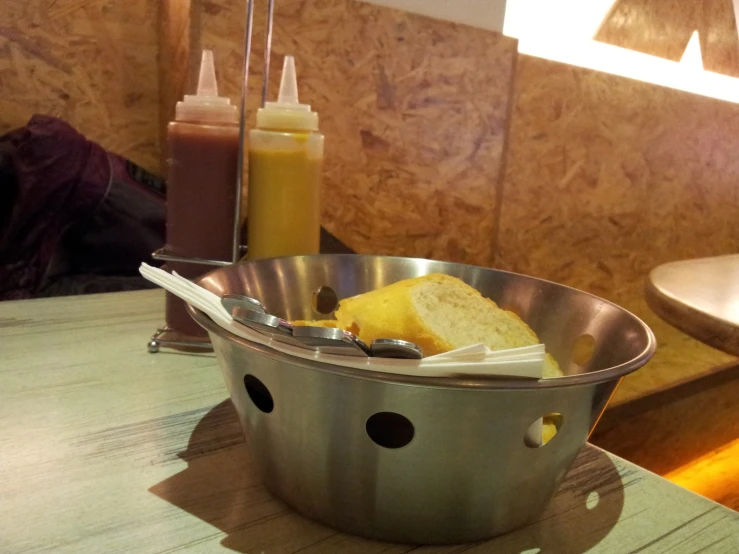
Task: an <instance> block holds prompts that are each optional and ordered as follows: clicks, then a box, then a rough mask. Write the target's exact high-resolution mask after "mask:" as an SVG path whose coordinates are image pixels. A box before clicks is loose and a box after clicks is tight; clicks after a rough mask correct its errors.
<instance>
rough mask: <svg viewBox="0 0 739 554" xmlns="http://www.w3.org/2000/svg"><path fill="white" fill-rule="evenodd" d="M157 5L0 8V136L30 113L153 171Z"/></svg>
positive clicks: (64, 1)
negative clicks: (49, 117)
mask: <svg viewBox="0 0 739 554" xmlns="http://www.w3.org/2000/svg"><path fill="white" fill-rule="evenodd" d="M157 9H158V3H157V2H147V1H136V2H116V1H113V0H102V1H98V2H90V1H80V0H57V1H50V0H28V1H24V2H2V3H0V87H1V88H2V98H0V133H3V132H6V131H8V130H11V129H14V128H17V127H20V126H23V125H25V124H26V122H27V121H28V119H29V117H30V116H31V115H32V114H33V113H43V114H47V115H54V116H57V117H61V118H62V119H64V120H66V121H68V122H69V123H71V124H72V125H73V126H74V127H76V128H77V129H78V130H79V131H80V132H82V133H83V134H85V135H86V136H87V137H88V138H90V139H91V140H93V141H96V142H99V143H100V144H101V145H102V146H103V147H105V148H106V149H108V150H111V151H113V152H116V153H118V154H121V155H123V156H126V157H128V158H130V159H132V160H133V161H134V162H137V163H139V164H140V165H142V166H144V167H146V168H148V169H158V167H159V150H158V148H159V146H158V138H157V128H158V121H157V114H158V106H157V100H158V96H157V95H158V90H157V34H156V25H157V21H156V20H157V17H156V16H157Z"/></svg>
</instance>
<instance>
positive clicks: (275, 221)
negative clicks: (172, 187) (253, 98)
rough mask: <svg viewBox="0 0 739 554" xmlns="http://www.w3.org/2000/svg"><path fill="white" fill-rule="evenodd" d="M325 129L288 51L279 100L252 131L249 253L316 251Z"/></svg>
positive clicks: (267, 106)
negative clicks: (303, 97)
mask: <svg viewBox="0 0 739 554" xmlns="http://www.w3.org/2000/svg"><path fill="white" fill-rule="evenodd" d="M322 168H323V135H322V134H321V133H319V132H318V114H317V113H316V112H314V111H312V110H311V107H310V105H308V104H301V103H300V102H299V101H298V84H297V78H296V75H295V60H294V59H293V57H292V56H286V57H285V61H284V64H283V67H282V79H281V81H280V94H279V97H278V99H277V102H266V103H265V105H264V107H263V108H261V109H260V110H258V111H257V126H256V128H255V129H252V130H251V131H249V203H248V209H247V213H248V224H247V227H248V233H249V245H248V246H249V250H248V252H247V259H249V260H258V259H261V258H272V257H277V256H298V255H307V254H318V249H319V242H320V234H321V209H320V188H321V172H322Z"/></svg>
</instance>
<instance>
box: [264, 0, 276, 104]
mask: <svg viewBox="0 0 739 554" xmlns="http://www.w3.org/2000/svg"><path fill="white" fill-rule="evenodd" d="M274 13H275V2H274V0H268V2H267V32H266V33H265V39H264V82H263V83H262V107H264V103H265V102H266V101H267V90H268V88H269V61H270V54H271V53H272V20H273V19H274Z"/></svg>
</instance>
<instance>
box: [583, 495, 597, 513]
mask: <svg viewBox="0 0 739 554" xmlns="http://www.w3.org/2000/svg"><path fill="white" fill-rule="evenodd" d="M598 502H600V494H598V491H590V492H589V493H588V497H587V498H586V499H585V507H586V508H587V509H588V510H593V509H595V507H596V506H597V505H598Z"/></svg>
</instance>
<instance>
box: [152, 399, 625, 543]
mask: <svg viewBox="0 0 739 554" xmlns="http://www.w3.org/2000/svg"><path fill="white" fill-rule="evenodd" d="M179 457H180V458H182V459H183V460H185V461H186V462H187V468H186V469H185V470H184V471H181V472H180V473H178V474H176V475H173V476H172V477H170V478H168V479H166V480H164V481H162V482H161V483H158V484H157V485H154V486H153V487H152V488H151V489H149V490H150V492H151V493H153V494H155V495H157V496H158V497H160V498H162V499H163V500H166V501H167V502H170V503H171V504H173V505H175V506H177V507H179V508H181V509H182V510H185V511H187V512H189V513H191V514H192V515H194V516H196V517H198V518H200V519H201V520H203V521H205V522H207V523H209V524H211V525H213V526H214V527H216V528H218V529H219V530H220V531H222V532H224V533H226V534H227V536H226V537H225V538H224V539H223V541H222V544H223V546H225V547H227V548H229V549H231V550H235V551H237V552H244V553H246V552H260V551H262V550H264V551H272V550H274V549H275V548H276V547H277V546H278V545H279V548H277V549H278V550H279V551H280V552H296V551H298V550H300V551H301V552H302V553H303V554H307V553H309V552H312V553H315V552H326V553H329V552H343V551H348V550H351V551H352V552H380V551H383V552H397V553H401V552H408V551H409V550H413V552H415V553H419V554H421V553H423V552H425V551H427V552H429V553H430V552H434V553H437V554H438V553H441V552H443V553H445V554H452V553H453V552H458V551H461V550H464V551H465V552H468V553H473V552H488V551H490V552H492V551H495V552H511V553H526V554H547V553H564V552H566V553H572V554H576V553H580V552H587V551H588V550H589V549H591V548H592V547H593V546H595V545H596V544H598V543H599V542H600V541H602V540H603V539H604V538H605V537H606V535H608V533H609V532H610V531H611V529H613V527H614V525H615V524H616V522H617V521H618V519H619V517H620V515H621V512H622V509H623V504H624V493H623V488H624V487H625V486H627V485H628V483H623V482H622V480H621V477H620V475H619V472H618V469H617V468H616V466H615V465H614V464H613V462H612V461H611V459H610V458H609V457H608V456H607V455H606V454H605V453H603V452H602V451H600V450H597V449H595V448H587V449H585V450H583V451H582V452H581V453H580V455H579V456H578V457H577V459H576V460H575V462H574V464H573V466H572V468H571V469H570V472H569V473H568V475H567V478H566V479H565V481H564V483H563V484H562V486H561V488H560V490H559V492H558V493H557V495H556V497H555V498H554V500H553V501H552V503H551V504H550V506H549V508H548V509H547V510H546V511H545V512H544V514H542V516H541V518H539V520H538V521H537V522H535V523H533V524H531V525H529V526H527V527H525V528H523V529H519V530H518V531H514V532H512V533H508V534H506V535H503V536H501V537H498V538H496V539H494V540H493V541H491V542H489V543H479V544H477V545H460V546H456V547H455V546H449V547H441V548H440V547H435V548H432V547H421V548H417V549H413V548H412V547H410V546H407V545H389V544H384V543H378V542H374V541H369V540H366V539H361V538H359V537H351V536H347V535H344V534H342V533H338V532H336V531H334V530H332V529H329V528H328V527H325V526H323V525H320V524H318V523H315V522H313V521H310V520H308V519H306V518H304V517H302V516H300V515H298V514H297V513H296V512H294V511H292V510H291V509H290V508H289V507H287V506H286V505H285V504H284V503H282V502H281V501H279V500H276V499H275V498H274V497H272V496H271V495H270V494H269V493H268V492H267V491H266V490H264V488H263V487H262V485H261V483H260V481H259V478H258V476H257V475H256V469H255V468H254V467H253V464H252V461H251V457H250V456H249V453H248V451H247V448H246V444H245V443H244V438H243V435H242V432H241V427H240V426H239V422H238V417H237V415H236V411H235V410H234V408H233V405H232V404H231V401H230V400H226V401H224V402H222V403H221V404H219V405H217V406H216V407H214V408H213V409H212V410H210V411H209V412H208V413H207V414H206V415H205V417H203V419H202V420H201V421H200V422H199V423H198V425H197V426H196V427H195V429H194V430H193V433H192V435H191V437H190V442H189V444H188V447H187V450H185V451H184V452H181V453H180V454H179ZM626 477H627V478H628V476H626Z"/></svg>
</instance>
